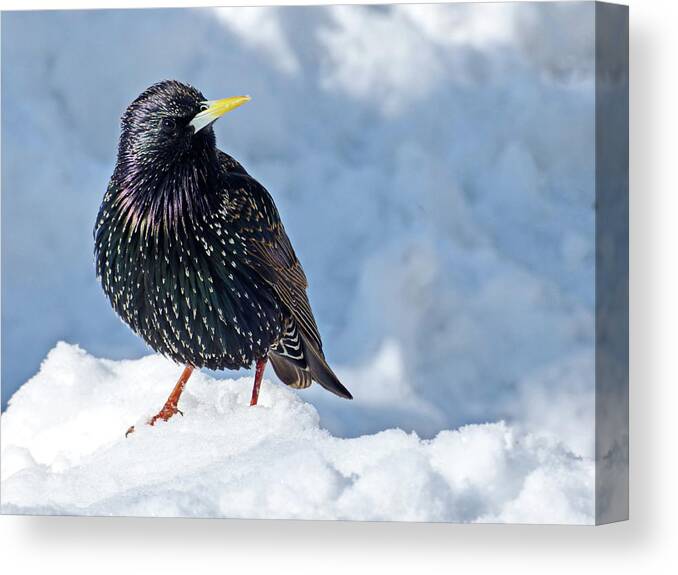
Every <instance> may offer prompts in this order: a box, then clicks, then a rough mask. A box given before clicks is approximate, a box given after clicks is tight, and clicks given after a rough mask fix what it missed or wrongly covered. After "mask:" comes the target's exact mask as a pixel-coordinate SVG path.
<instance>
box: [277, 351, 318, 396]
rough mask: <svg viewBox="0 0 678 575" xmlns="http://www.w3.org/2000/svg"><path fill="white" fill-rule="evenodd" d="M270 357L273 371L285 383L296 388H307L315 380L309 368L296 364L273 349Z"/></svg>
mask: <svg viewBox="0 0 678 575" xmlns="http://www.w3.org/2000/svg"><path fill="white" fill-rule="evenodd" d="M268 358H269V359H270V360H271V365H272V366H273V371H275V374H276V375H277V376H278V378H280V381H282V382H283V383H284V384H285V385H289V386H290V387H293V388H295V389H305V388H307V387H309V386H310V385H311V383H312V382H313V381H312V379H311V373H310V372H309V371H308V370H307V369H303V368H301V367H299V366H298V365H295V364H294V363H292V362H291V361H290V360H288V359H286V358H285V357H284V356H282V355H279V354H277V353H275V352H274V351H271V352H270V353H269V354H268Z"/></svg>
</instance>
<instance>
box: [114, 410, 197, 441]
mask: <svg viewBox="0 0 678 575" xmlns="http://www.w3.org/2000/svg"><path fill="white" fill-rule="evenodd" d="M177 413H178V414H179V415H181V416H182V417H183V415H184V412H183V411H181V410H180V409H179V408H178V407H177V406H176V405H172V404H168V403H166V404H165V405H164V406H163V408H162V409H161V410H160V411H159V412H158V413H156V414H155V415H154V416H153V417H151V419H149V420H148V421H147V422H146V425H155V422H156V421H158V419H162V420H163V421H167V420H168V419H169V418H170V417H172V416H173V415H176V414H177ZM130 433H134V426H133V425H132V426H130V428H129V429H128V430H127V431H126V432H125V437H127V436H128V435H129V434H130Z"/></svg>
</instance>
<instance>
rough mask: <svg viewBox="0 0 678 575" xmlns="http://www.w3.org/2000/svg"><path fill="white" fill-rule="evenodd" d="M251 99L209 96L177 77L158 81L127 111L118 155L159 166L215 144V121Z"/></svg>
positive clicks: (120, 158) (123, 158) (132, 160)
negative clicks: (214, 97)
mask: <svg viewBox="0 0 678 575" xmlns="http://www.w3.org/2000/svg"><path fill="white" fill-rule="evenodd" d="M249 100H250V98H249V96H235V97H233V98H225V99H223V100H207V99H206V98H205V97H204V96H203V95H202V93H200V91H198V90H196V89H195V88H194V87H193V86H189V85H187V84H182V83H181V82H177V81H175V80H166V81H163V82H159V83H157V84H154V85H153V86H151V87H150V88H148V89H147V90H145V91H144V92H143V93H142V94H141V95H140V96H139V97H138V98H137V99H136V100H134V102H132V103H131V104H130V105H129V107H128V108H127V110H126V111H125V113H124V114H123V117H122V133H121V136H120V147H119V151H118V159H119V161H120V160H123V161H125V162H126V163H129V162H133V163H135V164H137V165H139V166H149V167H150V166H152V167H154V168H156V169H157V168H162V167H163V166H165V167H167V166H169V165H171V164H172V163H173V162H175V161H177V160H178V159H181V158H184V157H187V156H190V155H191V154H199V153H201V152H202V151H203V150H205V149H210V148H215V139H214V132H213V130H212V124H213V123H214V122H215V121H216V120H217V119H219V118H220V117H221V116H223V115H224V114H225V113H226V112H230V111H231V110H233V109H235V108H237V107H238V106H241V105H242V104H244V103H246V102H248V101H249Z"/></svg>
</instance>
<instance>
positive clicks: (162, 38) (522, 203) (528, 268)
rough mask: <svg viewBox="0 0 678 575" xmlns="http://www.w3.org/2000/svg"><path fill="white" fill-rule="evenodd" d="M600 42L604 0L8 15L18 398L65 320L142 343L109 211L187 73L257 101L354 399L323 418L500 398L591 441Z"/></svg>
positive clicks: (374, 419)
mask: <svg viewBox="0 0 678 575" xmlns="http://www.w3.org/2000/svg"><path fill="white" fill-rule="evenodd" d="M593 50H594V47H593V6H592V4H584V3H557V4H552V3H548V4H541V5H540V4H524V3H506V4H458V5H447V6H441V5H438V6H426V5H407V6H406V5H400V6H374V7H356V6H336V7H322V8H284V9H280V8H277V7H273V8H223V9H200V10H197V9H196V10H181V11H177V10H135V11H92V12H77V11H76V12H30V13H5V14H3V17H2V272H3V273H2V359H3V361H2V392H3V401H4V402H6V401H7V400H8V398H9V397H10V396H11V395H12V394H13V393H14V392H15V390H16V389H17V388H18V387H19V386H20V385H21V384H22V383H23V382H25V381H26V380H27V379H29V378H30V377H31V376H32V375H34V374H35V373H36V372H37V371H38V368H39V365H40V362H41V361H42V360H43V359H44V358H45V356H46V355H47V353H48V351H49V350H50V349H51V348H52V347H53V346H54V345H55V343H56V342H57V341H58V340H62V339H63V340H67V341H68V342H72V343H77V344H79V345H81V346H82V347H83V348H84V349H86V350H87V351H89V352H91V353H93V354H94V355H96V356H100V357H107V358H112V359H123V358H137V357H141V356H143V355H146V354H148V349H147V348H146V347H145V346H144V344H143V343H142V342H141V341H140V340H139V339H138V338H137V337H136V336H134V335H133V334H132V333H131V332H130V331H129V330H128V329H127V328H126V327H125V326H124V325H123V324H122V323H121V322H120V321H119V320H118V319H117V318H116V316H115V315H114V313H113V311H112V310H111V309H110V307H109V305H108V303H107V302H106V300H105V298H104V296H103V294H102V292H101V290H100V288H99V286H98V285H97V283H96V280H95V277H94V269H93V262H92V227H93V224H94V218H95V215H96V212H97V209H98V206H99V203H100V200H101V197H102V195H103V193H104V190H105V188H106V184H107V181H108V178H109V176H110V174H111V172H112V168H113V165H114V161H115V154H116V147H117V139H118V134H119V117H120V115H121V113H122V111H123V110H124V108H125V107H126V106H127V104H128V103H129V102H130V101H131V100H132V99H133V98H135V97H136V96H137V95H138V94H139V93H140V92H141V91H142V90H143V89H144V88H146V87H147V86H148V85H150V84H152V83H154V82H156V81H159V80H161V79H165V78H176V79H179V80H182V81H185V82H189V83H192V84H194V85H195V86H197V87H198V88H199V89H200V90H201V91H202V92H203V93H204V94H205V95H206V96H207V97H208V98H218V97H225V96H230V95H235V94H241V93H247V94H251V95H252V96H253V101H252V102H251V103H250V104H248V105H247V106H245V107H243V108H242V109H239V110H237V112H235V113H233V114H230V115H229V116H228V117H226V118H224V119H223V120H222V121H220V122H218V123H217V124H216V132H217V139H218V143H219V146H220V147H221V148H222V149H223V150H225V151H227V152H228V153H230V154H232V155H234V156H235V157H236V158H238V159H239V160H240V161H241V162H242V163H243V164H244V165H245V166H246V167H247V169H248V170H249V172H250V173H251V174H252V175H254V176H255V177H256V178H257V179H259V180H260V181H261V182H262V183H263V184H264V185H265V186H266V187H267V188H268V189H269V191H270V192H271V193H272V194H273V196H274V198H275V199H276V202H277V204H278V207H279V209H280V212H281V214H282V217H283V220H284V222H285V225H286V228H287V230H288V233H289V235H290V237H291V239H292V241H293V243H294V245H295V248H296V250H297V253H298V255H299V257H300V259H301V261H302V262H303V264H304V267H305V269H306V272H307V275H308V277H309V280H310V297H311V302H312V304H313V306H314V310H315V313H316V317H317V319H318V323H319V326H320V329H321V333H322V334H323V338H324V341H325V347H326V352H327V355H328V358H329V360H330V362H331V364H332V365H333V366H334V367H335V368H336V371H337V372H338V374H339V375H340V377H341V378H342V380H343V381H344V383H345V384H346V385H347V386H348V387H349V389H350V390H351V391H352V393H353V394H354V396H355V398H356V399H355V400H354V401H353V402H346V401H339V400H337V399H336V398H335V397H334V396H331V395H330V394H327V393H326V392H323V390H320V389H316V388H313V389H312V390H310V391H309V392H304V393H303V396H302V397H303V399H304V400H306V401H310V402H311V403H313V405H314V406H315V407H316V408H317V410H318V412H319V414H320V421H321V424H322V426H323V427H324V428H326V429H329V430H330V431H331V432H332V433H333V434H335V435H336V436H340V437H355V436H358V435H362V434H367V433H375V432H377V431H379V430H383V429H386V428H391V427H394V428H400V429H402V430H404V432H410V431H413V430H414V431H416V432H417V433H418V434H419V436H421V437H433V436H435V435H436V434H437V433H438V432H439V431H440V430H443V429H453V428H456V427H458V426H460V425H464V424H470V423H482V422H487V421H490V422H493V421H498V420H502V419H503V420H506V421H507V422H509V424H510V425H511V426H512V428H511V429H516V430H519V431H517V433H523V432H525V433H528V432H534V433H537V434H538V435H539V437H540V438H542V440H543V441H551V442H553V441H560V442H562V444H563V445H564V446H565V447H566V448H567V449H568V450H570V451H571V452H573V453H575V454H577V455H580V456H584V457H590V456H592V454H593V408H594V404H593V391H594V380H593V378H594V373H593V369H594V355H593V338H594V316H593V305H594V245H593V237H594V236H593V234H594V212H593V209H594V205H593V204H594V149H593V145H594V121H593V120H594V82H593V71H594V70H593V64H594V60H593V53H594V52H593ZM243 375H245V373H241V374H240V375H239V376H235V377H240V376H243ZM269 375H270V374H269ZM216 376H217V377H226V376H228V377H234V374H216ZM172 379H173V377H170V378H169V379H168V380H167V381H166V382H163V383H166V389H167V391H169V389H170V388H171V386H172V384H173V381H172ZM156 383H157V382H155V381H151V380H150V378H149V379H148V380H147V379H146V378H144V377H142V375H141V374H138V382H137V385H138V386H139V388H140V389H141V388H143V387H144V386H147V385H149V386H150V385H155V384H156ZM191 386H192V384H191V385H189V389H190V388H191ZM122 389H127V388H124V387H123V388H122ZM238 389H239V388H238ZM214 393H217V391H214ZM218 393H223V394H228V393H231V392H230V391H228V390H226V389H224V391H219V392H218ZM280 393H283V392H282V391H281V392H280ZM300 395H301V394H300ZM286 397H287V396H286ZM289 401H292V400H291V399H289ZM4 405H5V404H3V406H4ZM146 407H148V408H155V407H159V406H156V405H152V406H146V404H143V408H146ZM10 411H11V410H10ZM184 419H186V418H184ZM183 423H184V422H182V424H183ZM497 425H498V426H499V427H496V426H495V427H489V428H477V429H485V431H483V432H482V433H488V434H490V435H491V436H492V437H503V434H505V433H508V432H507V431H506V429H504V428H502V427H501V425H500V424H497ZM472 429H476V428H472ZM3 431H4V430H3ZM314 433H317V431H314ZM447 433H449V432H447ZM474 433H476V432H474ZM478 433H481V432H480V431H478ZM377 437H379V436H377ZM403 437H405V436H403ZM401 439H402V438H401ZM135 441H136V439H135ZM139 441H141V437H140V438H139ZM402 441H404V442H407V441H410V440H408V439H402ZM411 441H414V440H411ZM492 441H494V440H492ZM497 441H499V440H498V439H497ZM120 449H124V448H120ZM104 508H105V506H104V507H102V509H104ZM130 509H132V508H130ZM488 513H489V511H488Z"/></svg>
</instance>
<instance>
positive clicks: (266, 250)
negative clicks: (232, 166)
mask: <svg viewBox="0 0 678 575" xmlns="http://www.w3.org/2000/svg"><path fill="white" fill-rule="evenodd" d="M224 189H225V193H224V214H225V215H224V217H225V218H226V219H227V220H231V222H232V224H235V226H234V227H235V228H237V229H238V230H239V231H238V233H239V234H240V235H241V236H242V238H243V239H244V240H245V245H246V246H247V261H248V264H249V265H250V266H251V267H252V268H253V269H254V270H255V271H256V272H257V274H258V275H259V276H261V278H262V279H263V280H264V281H266V282H267V283H268V284H270V285H271V287H272V288H273V290H274V291H275V293H276V294H277V296H278V297H279V299H280V301H281V303H282V304H283V305H284V306H285V307H286V308H287V309H288V310H289V312H290V313H291V315H292V318H293V319H294V320H295V321H296V323H297V325H298V326H299V328H300V329H301V330H302V332H303V334H304V335H305V336H306V338H307V339H310V341H311V342H312V343H313V344H315V347H316V348H317V349H318V351H319V352H320V354H321V355H322V340H321V338H320V333H319V332H318V326H317V325H316V322H315V318H314V317H313V312H312V311H311V305H310V303H309V301H308V296H307V295H306V288H307V287H308V282H307V280H306V274H304V270H303V269H302V267H301V264H300V263H299V260H298V259H297V256H296V254H295V253H294V248H292V244H291V243H290V240H289V238H288V237H287V233H286V232H285V228H284V227H283V224H282V222H281V221H280V216H279V214H278V209H277V208H276V206H275V204H274V202H273V199H272V198H271V196H270V194H269V193H268V191H266V189H265V188H264V187H263V186H262V185H261V184H260V183H259V182H257V181H256V180H255V179H253V178H251V177H249V176H247V175H244V174H239V173H228V174H227V175H226V176H225V186H224Z"/></svg>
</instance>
